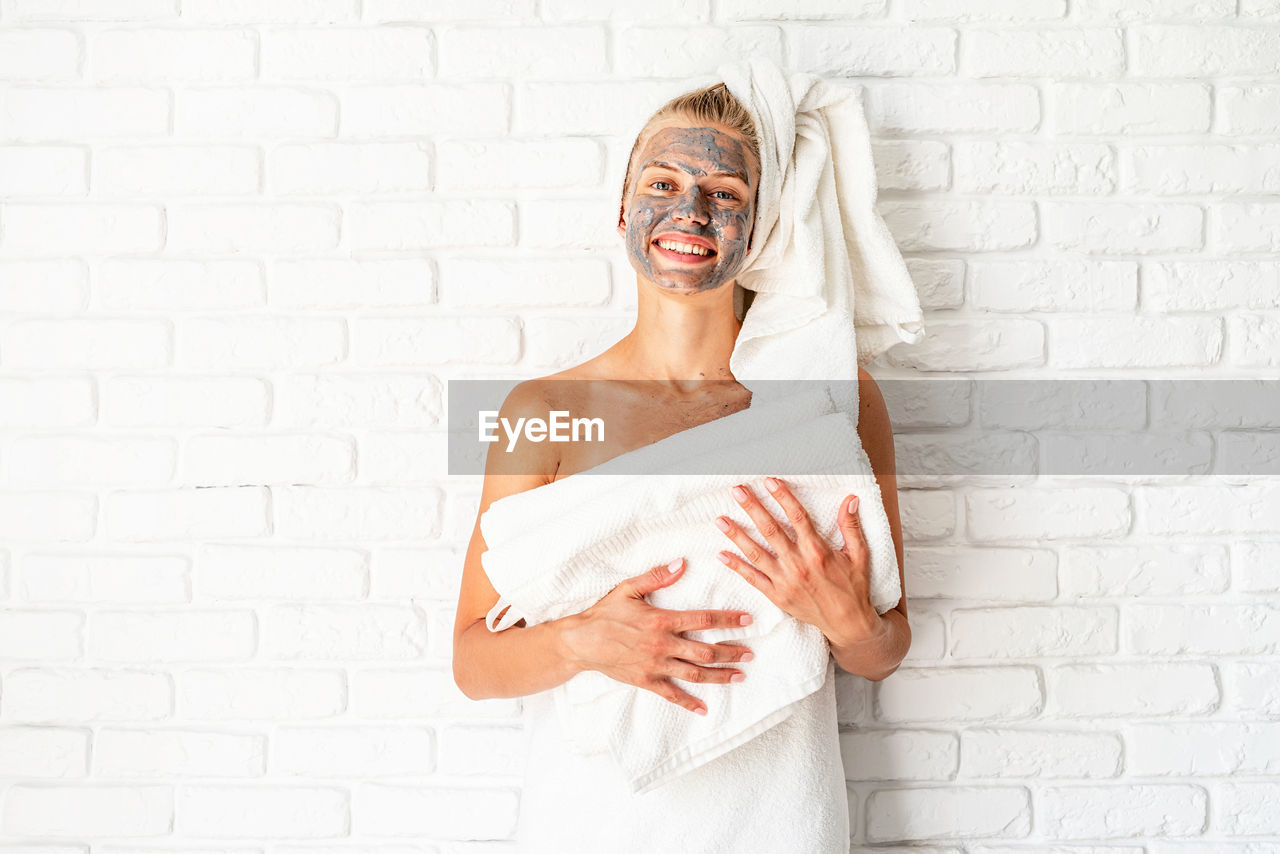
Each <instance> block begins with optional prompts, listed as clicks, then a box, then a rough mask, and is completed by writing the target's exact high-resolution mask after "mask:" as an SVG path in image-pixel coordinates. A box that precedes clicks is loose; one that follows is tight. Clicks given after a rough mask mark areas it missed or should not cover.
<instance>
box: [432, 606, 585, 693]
mask: <svg viewBox="0 0 1280 854" xmlns="http://www.w3.org/2000/svg"><path fill="white" fill-rule="evenodd" d="M577 618H578V615H577V614H572V615H570V616H568V617H563V618H561V619H559V620H548V621H547V622H545V623H538V624H537V625H536V626H528V627H526V628H520V627H516V626H512V627H510V628H507V629H503V630H502V631H500V632H491V631H489V628H488V626H486V625H485V624H484V622H483V621H481V622H478V623H476V624H475V625H473V626H471V627H470V628H468V629H467V630H466V631H464V632H463V633H462V635H461V636H460V637H459V638H458V640H457V643H456V644H455V645H454V650H453V680H454V682H456V683H457V685H458V688H459V689H460V690H461V691H462V693H463V694H466V695H467V696H468V697H470V698H471V699H473V700H488V699H491V698H498V697H524V696H527V695H529V694H536V693H538V692H539V691H545V690H547V689H548V688H554V687H555V686H557V685H560V684H563V683H564V682H567V681H569V679H571V678H572V677H573V676H575V675H576V674H577V673H579V672H580V671H581V669H582V668H581V667H579V666H578V665H577V664H576V662H575V661H574V660H573V658H572V655H571V653H570V650H569V648H568V647H567V646H566V644H565V642H564V632H565V630H566V628H568V627H569V626H570V625H571V624H572V623H573V622H574V621H575V620H576V619H577Z"/></svg>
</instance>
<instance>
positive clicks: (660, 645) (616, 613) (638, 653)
mask: <svg viewBox="0 0 1280 854" xmlns="http://www.w3.org/2000/svg"><path fill="white" fill-rule="evenodd" d="M672 567H674V571H673V570H672ZM684 569H685V562H684V558H679V559H678V560H675V561H672V562H671V563H670V564H668V565H663V566H659V567H656V568H654V569H651V570H650V571H648V572H646V573H644V574H643V575H637V576H634V577H632V578H628V579H626V580H625V581H623V582H622V583H621V584H619V585H618V586H617V587H615V588H613V589H612V590H610V591H609V592H608V593H607V594H605V596H604V598H602V599H601V600H600V601H598V602H596V603H595V604H594V605H592V606H591V607H590V608H587V609H586V610H585V611H582V612H581V613H579V614H576V615H574V616H575V618H576V619H574V620H573V621H572V622H571V623H570V624H569V625H567V626H566V629H565V633H564V643H565V645H566V646H567V647H568V649H569V651H570V654H571V655H572V656H573V657H574V658H575V660H576V662H577V664H578V666H579V667H580V668H581V669H582V670H598V671H599V672H601V673H603V674H604V675H605V676H608V677H610V678H612V679H616V680H618V681H619V682H626V683H627V684H629V685H635V686H636V687H638V688H644V689H646V690H648V691H653V692H654V693H655V694H657V695H658V696H660V697H663V698H665V699H667V700H670V701H671V702H673V703H675V704H676V705H679V706H683V707H684V708H686V709H688V710H690V711H692V712H697V713H698V714H701V715H705V714H706V713H707V709H706V706H704V705H703V704H702V702H701V701H700V700H698V698H697V697H694V696H693V695H691V694H689V693H687V692H685V691H682V690H680V689H679V688H678V687H676V685H675V684H674V683H673V682H672V681H671V680H672V679H673V678H674V679H683V680H684V681H686V682H730V681H735V680H734V676H735V675H741V676H742V677H743V678H745V674H742V671H740V670H737V669H734V668H729V667H707V666H706V665H707V664H711V663H715V662H725V661H750V660H751V650H750V649H748V648H747V647H745V646H742V645H741V644H735V643H730V642H723V643H703V642H702V641H695V640H690V639H689V638H686V637H683V636H682V634H681V632H688V631H698V630H702V629H719V628H741V627H742V625H744V624H743V623H742V622H741V620H742V618H743V617H744V616H745V617H746V618H747V624H750V621H751V616H750V615H749V614H747V612H746V611H717V610H702V611H673V610H667V609H664V608H655V607H653V606H652V605H650V604H649V603H648V602H646V601H645V599H644V597H645V595H646V594H648V593H651V592H653V591H654V590H657V589H659V588H661V587H666V586H667V585H669V584H672V583H674V582H675V581H676V580H677V579H678V578H680V577H681V576H682V575H683V574H684ZM736 681H741V680H740V679H739V680H736Z"/></svg>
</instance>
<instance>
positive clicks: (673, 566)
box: [667, 557, 684, 572]
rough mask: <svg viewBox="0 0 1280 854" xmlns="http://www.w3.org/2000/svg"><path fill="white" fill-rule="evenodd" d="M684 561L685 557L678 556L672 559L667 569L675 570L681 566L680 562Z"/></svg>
mask: <svg viewBox="0 0 1280 854" xmlns="http://www.w3.org/2000/svg"><path fill="white" fill-rule="evenodd" d="M682 563H684V558H682V557H678V558H676V559H675V560H673V561H671V563H669V564H667V569H668V570H670V571H671V572H675V571H676V570H677V569H679V568H680V564H682Z"/></svg>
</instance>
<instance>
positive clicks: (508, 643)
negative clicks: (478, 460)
mask: <svg viewBox="0 0 1280 854" xmlns="http://www.w3.org/2000/svg"><path fill="white" fill-rule="evenodd" d="M550 409H551V407H550V406H549V405H548V402H547V401H546V400H544V399H543V398H542V397H541V396H540V394H539V392H538V390H537V387H536V386H533V385H531V384H529V383H521V384H520V385H518V386H516V388H514V389H512V391H511V394H510V395H509V396H508V397H507V399H506V401H504V403H503V405H502V409H501V417H504V418H511V419H515V418H519V417H535V416H536V417H541V418H546V417H547V413H548V412H549V410H550ZM558 466H559V457H558V452H557V450H556V446H555V445H554V444H553V443H550V442H520V443H517V445H516V448H515V449H514V450H513V451H512V452H511V453H507V452H506V451H505V448H504V446H503V445H502V443H495V444H494V445H493V446H491V447H490V449H489V454H488V457H487V458H486V462H485V479H484V487H483V490H482V492H481V495H480V507H479V511H478V512H477V514H476V522H475V527H474V528H473V529H472V532H471V542H470V544H469V545H468V546H467V554H466V559H465V561H464V563H463V568H462V586H461V589H460V590H459V594H458V611H457V616H456V618H455V621H454V628H453V681H454V682H455V683H456V684H457V686H458V688H459V690H461V691H462V693H463V694H465V695H466V696H467V697H470V698H471V699H473V700H484V699H489V698H493V697H521V696H525V695H527V694H535V693H538V692H539V691H544V690H546V689H548V688H553V687H555V686H556V685H559V684H561V683H563V682H566V681H568V680H569V679H570V678H571V677H573V676H574V675H575V674H576V673H577V672H578V671H579V670H580V669H581V668H579V667H578V666H577V665H576V664H575V663H574V661H573V660H572V656H571V655H570V652H569V649H568V648H567V647H566V646H565V644H564V642H563V635H564V629H565V628H566V626H567V625H569V624H570V623H572V622H573V621H574V620H575V618H576V617H577V615H572V616H569V617H565V618H563V619H560V620H549V621H547V622H544V623H539V624H538V625H536V626H532V627H529V626H526V623H525V621H524V620H520V621H519V622H518V623H516V624H515V625H513V626H511V627H510V628H507V629H504V630H503V631H500V632H491V631H489V627H488V626H486V625H485V616H486V615H487V614H488V612H489V609H490V608H491V607H493V605H494V603H495V602H497V601H498V591H497V590H495V589H494V587H493V585H492V583H490V581H489V578H488V576H487V575H485V572H484V567H483V565H482V564H481V561H480V556H481V555H482V554H484V552H485V551H486V550H487V546H486V545H485V542H484V537H483V536H482V535H481V533H480V516H482V515H483V514H484V512H485V511H486V510H488V509H489V505H490V504H492V503H493V502H494V501H497V500H498V499H499V498H503V497H505V496H508V495H512V494H514V493H517V492H523V491H525V490H527V489H534V488H536V487H539V486H542V485H543V484H546V483H550V482H551V480H552V479H553V478H554V476H555V472H556V469H557V467H558Z"/></svg>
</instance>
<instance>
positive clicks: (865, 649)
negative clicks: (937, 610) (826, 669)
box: [828, 609, 911, 682]
mask: <svg viewBox="0 0 1280 854" xmlns="http://www.w3.org/2000/svg"><path fill="white" fill-rule="evenodd" d="M878 619H879V622H878V623H877V624H876V627H875V628H872V629H871V630H870V631H869V632H866V633H864V636H863V637H861V638H860V639H859V640H857V641H849V642H846V641H843V640H840V639H832V638H828V640H829V641H830V642H831V655H832V656H833V657H834V658H835V660H836V664H839V665H840V667H841V669H843V670H844V671H845V672H846V673H852V674H853V675H855V676H862V677H865V678H867V679H870V680H871V681H872V682H879V681H880V680H882V679H884V678H886V677H887V676H889V675H890V674H892V673H893V672H894V671H895V670H897V669H898V665H899V664H901V663H902V660H903V659H904V658H906V657H907V650H909V649H910V648H911V627H910V626H908V625H907V618H906V617H904V616H902V612H901V611H898V610H896V609H890V610H888V611H886V612H885V613H884V614H881V615H880V616H879V618H878Z"/></svg>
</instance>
